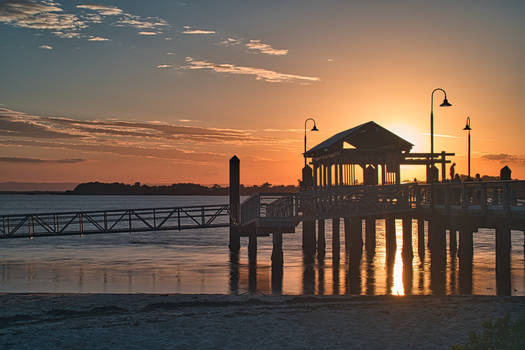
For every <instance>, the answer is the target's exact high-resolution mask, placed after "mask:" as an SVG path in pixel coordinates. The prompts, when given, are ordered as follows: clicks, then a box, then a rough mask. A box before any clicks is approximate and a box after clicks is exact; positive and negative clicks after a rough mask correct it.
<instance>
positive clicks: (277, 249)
mask: <svg viewBox="0 0 525 350" xmlns="http://www.w3.org/2000/svg"><path fill="white" fill-rule="evenodd" d="M272 241H273V248H272V264H281V265H282V264H283V260H284V259H283V234H282V233H281V232H274V233H273V234H272Z"/></svg>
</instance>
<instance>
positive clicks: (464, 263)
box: [458, 219, 475, 294]
mask: <svg viewBox="0 0 525 350" xmlns="http://www.w3.org/2000/svg"><path fill="white" fill-rule="evenodd" d="M465 220H466V221H465V222H462V223H461V224H460V227H459V249H458V257H459V293H461V294H472V258H473V253H474V244H473V235H472V233H473V232H474V230H475V227H474V226H473V225H472V224H471V223H469V222H468V221H467V219H465Z"/></svg>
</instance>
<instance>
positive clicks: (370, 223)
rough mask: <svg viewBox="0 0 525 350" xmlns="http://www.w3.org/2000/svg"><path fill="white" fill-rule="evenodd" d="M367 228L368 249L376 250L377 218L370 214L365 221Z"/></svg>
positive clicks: (366, 242)
mask: <svg viewBox="0 0 525 350" xmlns="http://www.w3.org/2000/svg"><path fill="white" fill-rule="evenodd" d="M365 229H366V235H365V236H366V240H365V244H366V250H367V251H370V252H372V251H374V250H375V249H376V218H375V217H374V216H368V217H367V218H366V222H365Z"/></svg>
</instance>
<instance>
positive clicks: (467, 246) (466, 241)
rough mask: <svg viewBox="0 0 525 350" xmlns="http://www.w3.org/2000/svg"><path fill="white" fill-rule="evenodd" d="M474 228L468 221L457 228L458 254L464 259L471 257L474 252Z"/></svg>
mask: <svg viewBox="0 0 525 350" xmlns="http://www.w3.org/2000/svg"><path fill="white" fill-rule="evenodd" d="M473 231H474V228H473V227H472V225H470V224H469V223H467V222H465V223H462V224H461V226H460V229H459V250H458V256H459V257H460V258H464V259H471V260H472V257H473V254H474V240H473V237H472V233H473Z"/></svg>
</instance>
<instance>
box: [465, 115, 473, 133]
mask: <svg viewBox="0 0 525 350" xmlns="http://www.w3.org/2000/svg"><path fill="white" fill-rule="evenodd" d="M463 130H472V128H471V127H470V117H467V124H465V127H464V128H463Z"/></svg>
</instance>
